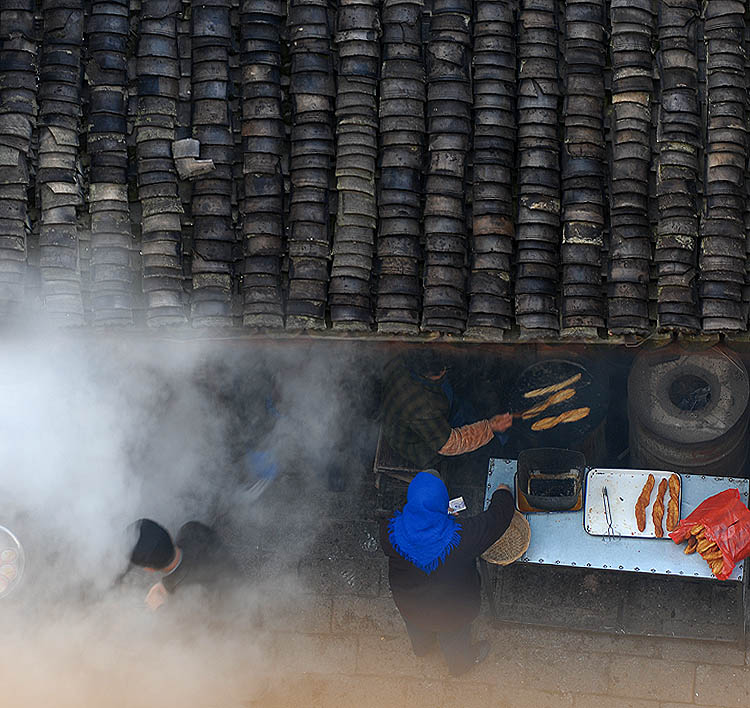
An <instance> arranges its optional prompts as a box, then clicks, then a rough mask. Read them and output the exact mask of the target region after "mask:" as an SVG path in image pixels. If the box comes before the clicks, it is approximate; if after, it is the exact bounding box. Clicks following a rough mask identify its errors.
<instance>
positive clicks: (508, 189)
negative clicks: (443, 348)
mask: <svg viewBox="0 0 750 708" xmlns="http://www.w3.org/2000/svg"><path fill="white" fill-rule="evenodd" d="M514 7H515V3H513V2H510V1H508V0H502V1H501V2H497V1H496V0H476V2H475V5H474V9H475V22H474V46H473V51H472V64H473V68H474V71H473V77H472V78H473V89H474V151H473V171H472V178H473V184H472V203H471V206H472V234H471V240H470V244H471V249H470V250H471V272H470V275H469V318H468V328H467V333H468V334H470V335H472V336H478V337H481V338H485V339H495V340H498V339H502V337H503V333H504V332H505V331H506V330H508V329H510V328H511V327H512V325H513V303H512V299H511V298H512V293H511V278H510V268H511V257H512V255H513V231H514V229H513V212H514V209H513V172H514V166H515V144H516V117H515V108H516V100H515V99H516V61H517V57H516V42H515V17H514V14H515V10H514Z"/></svg>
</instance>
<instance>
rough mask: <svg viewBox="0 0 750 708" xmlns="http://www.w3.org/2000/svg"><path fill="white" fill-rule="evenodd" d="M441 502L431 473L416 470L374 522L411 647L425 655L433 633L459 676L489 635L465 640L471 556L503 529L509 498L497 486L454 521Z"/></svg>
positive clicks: (470, 614) (475, 584) (472, 581)
mask: <svg viewBox="0 0 750 708" xmlns="http://www.w3.org/2000/svg"><path fill="white" fill-rule="evenodd" d="M448 502H449V499H448V490H447V488H446V486H445V484H444V483H443V481H442V480H441V479H440V478H439V477H438V476H437V472H435V470H430V471H425V472H420V473H419V474H417V476H416V477H415V478H414V479H413V480H412V482H411V484H409V489H408V492H407V503H406V505H405V506H404V508H403V511H400V512H396V514H395V515H394V516H393V517H391V518H390V519H386V520H384V521H383V522H381V527H380V545H381V547H382V549H383V552H384V553H385V555H386V556H387V557H388V580H389V583H390V587H391V592H392V593H393V600H394V602H395V603H396V607H397V608H398V610H399V612H400V613H401V616H402V617H403V619H404V622H405V624H406V630H407V632H408V634H409V638H410V639H411V643H412V647H413V649H414V653H415V654H416V655H417V656H424V655H426V654H427V653H428V652H429V651H430V649H431V648H432V646H433V645H434V644H435V641H436V640H437V642H438V643H439V644H440V648H441V649H442V651H443V654H444V656H445V659H446V661H447V663H448V668H449V670H450V673H451V674H452V675H453V676H459V675H461V674H463V673H465V672H466V671H468V670H469V669H470V668H471V667H472V666H474V665H475V664H478V663H479V662H481V661H483V660H484V659H485V658H486V657H487V655H488V654H489V642H486V641H481V642H477V643H476V644H472V643H471V623H472V622H473V620H474V618H475V617H476V616H477V615H478V614H479V608H480V604H481V596H480V578H479V573H478V572H477V567H476V559H477V557H478V556H479V555H481V554H482V553H484V551H486V550H487V549H488V548H489V547H490V546H491V545H492V544H493V543H495V541H497V539H499V538H500V537H501V536H502V535H503V533H504V532H505V531H506V529H508V527H509V526H510V524H511V521H512V519H513V515H514V513H515V504H514V501H513V495H512V494H511V492H510V489H508V487H505V486H504V485H501V486H500V487H499V488H498V490H497V491H496V492H495V493H494V494H493V495H492V500H491V502H490V505H489V508H488V509H487V511H484V512H482V513H481V514H477V515H476V516H473V517H468V518H464V519H461V521H459V520H458V519H456V518H454V516H452V515H451V514H450V513H449V511H448Z"/></svg>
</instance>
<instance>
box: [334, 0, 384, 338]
mask: <svg viewBox="0 0 750 708" xmlns="http://www.w3.org/2000/svg"><path fill="white" fill-rule="evenodd" d="M379 27H380V13H379V11H378V3H376V2H375V0H341V1H340V3H339V13H338V25H337V29H338V33H337V35H336V45H337V47H338V56H339V70H338V86H337V94H336V180H337V193H338V204H337V208H338V212H337V215H336V227H335V232H334V238H333V265H332V267H331V284H330V288H329V296H328V303H329V306H330V311H331V321H332V323H333V326H334V327H335V328H342V329H352V330H369V329H370V327H371V325H372V299H371V294H370V287H371V278H372V260H373V247H374V245H375V229H376V226H377V203H376V199H375V163H376V158H377V154H378V106H377V86H378V70H379V64H380V43H379V40H380V38H379Z"/></svg>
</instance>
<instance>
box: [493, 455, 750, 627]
mask: <svg viewBox="0 0 750 708" xmlns="http://www.w3.org/2000/svg"><path fill="white" fill-rule="evenodd" d="M515 473H516V460H508V459H497V458H491V459H490V461H489V469H488V474H487V485H486V489H485V499H484V508H485V509H486V508H487V506H488V505H489V501H490V497H491V496H492V494H493V492H494V491H495V490H496V489H497V487H498V485H499V484H506V485H508V486H509V487H510V488H511V490H513V492H514V495H515V483H514V480H515ZM729 488H737V489H739V491H740V495H741V497H742V500H743V501H744V502H745V504H747V502H748V495H749V493H750V481H748V480H747V479H739V478H733V477H706V476H702V475H687V474H686V475H682V508H681V516H682V517H683V518H684V517H685V516H687V515H688V514H689V513H690V512H691V511H693V509H695V508H696V507H697V506H698V505H699V504H700V503H701V502H702V501H703V500H704V499H706V497H709V496H712V495H713V494H716V493H718V492H720V491H722V490H724V489H729ZM525 516H526V518H527V519H528V521H529V525H530V526H531V543H530V545H529V549H528V551H527V552H526V554H525V555H524V556H523V557H522V558H521V559H520V561H519V562H520V563H528V564H541V565H551V566H565V567H581V568H591V569H602V570H608V571H623V572H629V573H647V574H649V575H650V574H654V575H657V576H658V575H662V576H667V575H672V576H683V577H686V578H693V577H694V578H702V579H706V580H714V581H716V579H715V578H714V576H713V575H712V574H711V571H710V569H709V567H708V564H707V563H706V562H705V561H704V560H703V559H702V558H701V557H700V556H699V555H698V554H697V553H695V554H693V555H690V556H686V555H685V554H684V553H683V548H682V546H678V545H677V544H675V543H673V542H672V541H671V540H670V539H669V538H668V537H666V536H665V538H664V539H644V538H625V537H616V538H608V537H606V536H592V535H589V534H588V533H587V532H586V530H585V529H584V525H583V517H584V513H583V510H580V511H574V512H534V513H528V514H525ZM482 568H483V574H484V576H485V580H488V568H487V565H486V564H485V563H484V562H483V563H482ZM746 576H747V573H746V572H745V564H744V563H740V564H738V565H737V567H735V569H734V570H733V572H732V574H731V576H730V577H729V579H728V580H727V581H723V582H724V584H726V583H732V584H734V583H739V585H740V587H741V589H742V590H741V592H742V606H743V607H744V606H745V598H746V596H747V593H746V592H745V588H746V585H747V577H746ZM717 582H721V581H717ZM486 587H487V589H488V592H489V594H490V603H491V607H492V610H493V616H495V598H494V592H493V591H492V584H491V582H487V586H486ZM745 614H747V613H745ZM743 633H744V627H743Z"/></svg>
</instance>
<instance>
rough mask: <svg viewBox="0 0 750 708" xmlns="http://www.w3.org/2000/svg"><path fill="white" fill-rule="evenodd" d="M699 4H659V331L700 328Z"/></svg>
mask: <svg viewBox="0 0 750 708" xmlns="http://www.w3.org/2000/svg"><path fill="white" fill-rule="evenodd" d="M699 18H700V9H699V4H698V2H697V0H682V1H681V2H680V3H675V4H671V3H667V2H665V1H664V0H660V5H659V52H658V57H657V60H658V62H659V67H660V80H661V105H660V110H659V141H658V146H659V163H658V168H657V169H658V175H657V184H656V190H657V192H656V193H657V197H658V204H659V223H658V228H657V236H656V253H655V261H656V265H657V268H658V279H657V288H658V293H657V323H658V327H659V329H660V330H668V331H682V332H696V331H699V330H700V318H699V311H698V289H697V272H696V266H697V255H698V233H699V222H698V215H699V205H698V204H697V203H696V202H697V200H698V195H697V190H696V185H697V184H698V176H699V172H698V170H699V167H698V160H699V152H700V148H701V146H702V144H703V141H702V138H701V114H700V109H699V102H698V59H697V49H698V48H697V40H696V33H695V32H685V28H686V27H695V26H696V24H697V22H698V20H699Z"/></svg>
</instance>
